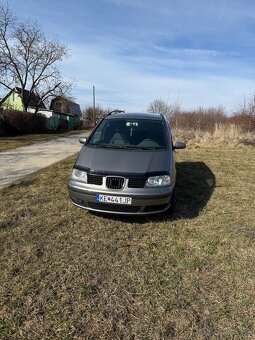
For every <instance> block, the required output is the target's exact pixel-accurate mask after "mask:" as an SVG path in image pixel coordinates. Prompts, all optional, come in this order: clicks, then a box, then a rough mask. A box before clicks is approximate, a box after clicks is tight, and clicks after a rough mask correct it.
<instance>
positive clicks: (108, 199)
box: [96, 194, 132, 204]
mask: <svg viewBox="0 0 255 340" xmlns="http://www.w3.org/2000/svg"><path fill="white" fill-rule="evenodd" d="M96 201H97V202H102V203H113V204H132V197H123V196H110V195H101V194H96Z"/></svg>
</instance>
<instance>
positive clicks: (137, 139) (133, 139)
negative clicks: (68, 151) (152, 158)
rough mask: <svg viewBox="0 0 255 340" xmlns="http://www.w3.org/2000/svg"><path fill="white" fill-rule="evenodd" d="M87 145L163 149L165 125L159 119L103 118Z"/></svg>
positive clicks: (165, 145) (165, 144)
mask: <svg viewBox="0 0 255 340" xmlns="http://www.w3.org/2000/svg"><path fill="white" fill-rule="evenodd" d="M88 145H91V146H94V147H102V148H116V149H118V148H121V149H142V150H150V149H165V148H166V147H167V139H166V126H165V123H164V121H162V120H159V119H133V118H113V119H109V118H108V119H105V120H103V121H102V122H101V124H100V125H99V126H98V128H97V129H96V130H95V132H94V133H93V135H92V137H91V138H90V140H89V142H88Z"/></svg>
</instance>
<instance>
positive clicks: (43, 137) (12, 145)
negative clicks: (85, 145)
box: [0, 130, 88, 152]
mask: <svg viewBox="0 0 255 340" xmlns="http://www.w3.org/2000/svg"><path fill="white" fill-rule="evenodd" d="M83 132H84V133H85V132H86V133H87V132H88V131H87V130H86V131H85V130H76V131H68V132H64V133H50V134H46V133H45V134H31V135H22V136H13V137H0V152H1V151H6V150H11V149H16V148H19V147H21V146H27V145H31V144H35V143H38V142H44V141H47V140H50V139H54V138H60V137H66V136H70V135H75V134H80V133H83Z"/></svg>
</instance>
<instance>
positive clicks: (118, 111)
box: [107, 110, 125, 116]
mask: <svg viewBox="0 0 255 340" xmlns="http://www.w3.org/2000/svg"><path fill="white" fill-rule="evenodd" d="M113 113H125V111H124V110H113V111H111V112H109V113H108V114H107V116H109V115H111V114H113Z"/></svg>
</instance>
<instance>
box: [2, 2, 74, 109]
mask: <svg viewBox="0 0 255 340" xmlns="http://www.w3.org/2000/svg"><path fill="white" fill-rule="evenodd" d="M66 56H67V47H66V46H65V45H64V44H62V43H60V42H58V41H57V40H49V39H47V38H46V36H45V35H44V34H43V32H42V31H41V29H40V28H39V27H38V25H37V23H36V22H32V21H31V20H30V21H26V22H18V21H17V19H16V17H15V16H14V14H13V13H12V11H11V9H10V8H9V6H8V4H6V5H1V6H0V86H2V87H4V88H7V89H13V88H14V87H15V86H17V87H20V89H21V91H20V92H21V97H22V99H23V103H24V108H25V110H26V111H27V108H28V105H29V102H30V99H31V96H32V95H33V94H37V95H38V96H39V98H40V102H39V103H38V106H39V105H40V104H41V103H42V101H44V100H47V99H48V98H49V97H51V96H56V95H63V94H67V92H68V91H69V90H70V87H71V84H70V83H66V82H63V81H62V77H61V73H60V70H59V62H60V61H61V60H62V59H63V58H64V57H66ZM25 90H28V95H26V96H25V95H24V93H25ZM37 109H38V108H37Z"/></svg>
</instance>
